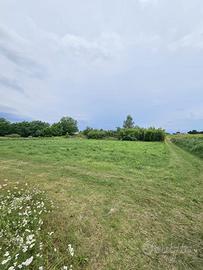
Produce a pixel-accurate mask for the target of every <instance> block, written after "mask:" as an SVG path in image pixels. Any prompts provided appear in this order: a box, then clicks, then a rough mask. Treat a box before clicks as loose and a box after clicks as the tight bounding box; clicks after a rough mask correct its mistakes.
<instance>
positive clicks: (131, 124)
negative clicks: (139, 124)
mask: <svg viewBox="0 0 203 270" xmlns="http://www.w3.org/2000/svg"><path fill="white" fill-rule="evenodd" d="M133 127H134V122H133V118H132V116H131V115H127V118H126V120H125V121H124V122H123V128H133Z"/></svg>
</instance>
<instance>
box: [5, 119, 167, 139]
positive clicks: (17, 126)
mask: <svg viewBox="0 0 203 270" xmlns="http://www.w3.org/2000/svg"><path fill="white" fill-rule="evenodd" d="M78 131H79V129H78V124H77V120H75V119H73V118H72V117H68V116H66V117H62V118H61V119H60V121H59V122H57V123H54V124H51V125H50V124H49V123H46V122H42V121H30V122H28V121H23V122H17V123H11V122H10V121H8V120H6V119H4V118H0V136H9V137H19V136H21V137H52V136H67V137H69V136H73V135H74V136H75V134H76V133H77V136H83V137H86V138H88V139H106V138H108V139H109V138H111V139H118V140H125V141H137V140H140V141H163V140H164V138H165V131H164V130H163V129H156V128H153V127H150V128H140V127H138V126H135V125H134V121H133V118H132V117H131V116H130V115H128V116H127V118H126V120H125V121H124V122H123V127H122V128H120V127H119V128H117V129H116V130H103V129H93V128H90V127H87V128H86V129H84V130H83V131H80V132H78Z"/></svg>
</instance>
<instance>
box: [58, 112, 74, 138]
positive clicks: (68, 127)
mask: <svg viewBox="0 0 203 270" xmlns="http://www.w3.org/2000/svg"><path fill="white" fill-rule="evenodd" d="M59 126H60V127H61V129H62V135H66V134H67V133H68V134H69V135H73V134H74V133H76V132H77V131H78V126H77V121H76V120H74V119H73V118H72V117H68V116H66V117H62V118H61V120H60V122H59Z"/></svg>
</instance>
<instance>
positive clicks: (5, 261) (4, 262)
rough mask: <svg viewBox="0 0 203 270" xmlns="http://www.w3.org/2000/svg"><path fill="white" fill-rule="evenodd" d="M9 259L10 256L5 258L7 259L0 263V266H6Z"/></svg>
mask: <svg viewBox="0 0 203 270" xmlns="http://www.w3.org/2000/svg"><path fill="white" fill-rule="evenodd" d="M10 259H11V256H9V257H7V259H5V260H3V261H2V262H1V264H2V265H4V264H6V263H7V262H8V261H10Z"/></svg>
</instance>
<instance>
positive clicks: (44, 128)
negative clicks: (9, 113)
mask: <svg viewBox="0 0 203 270" xmlns="http://www.w3.org/2000/svg"><path fill="white" fill-rule="evenodd" d="M76 131H78V127H77V121H76V120H74V119H73V118H71V117H63V118H62V119H61V120H60V122H58V123H54V124H53V125H51V126H50V124H48V123H46V122H42V121H32V122H27V121H23V122H19V123H10V122H9V121H7V120H6V119H4V118H0V136H8V135H11V134H18V135H20V136H21V137H30V136H31V137H51V136H62V135H66V134H67V133H68V134H69V135H73V134H74V133H75V132H76Z"/></svg>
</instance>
